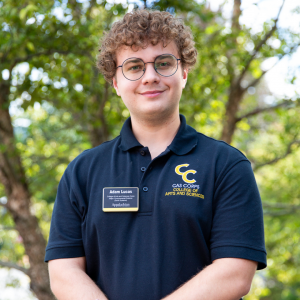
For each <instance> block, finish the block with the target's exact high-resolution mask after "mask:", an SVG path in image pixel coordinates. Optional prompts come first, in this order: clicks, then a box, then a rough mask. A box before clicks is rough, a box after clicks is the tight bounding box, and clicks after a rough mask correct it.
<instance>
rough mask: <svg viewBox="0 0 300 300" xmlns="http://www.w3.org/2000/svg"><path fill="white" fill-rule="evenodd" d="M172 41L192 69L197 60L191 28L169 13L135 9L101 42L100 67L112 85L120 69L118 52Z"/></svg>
mask: <svg viewBox="0 0 300 300" xmlns="http://www.w3.org/2000/svg"><path fill="white" fill-rule="evenodd" d="M171 41H174V42H175V44H176V46H177V49H178V53H179V56H180V57H179V58H180V59H181V63H182V66H183V67H184V68H187V69H188V70H190V69H191V68H192V67H193V65H194V64H195V63H196V57H197V50H196V48H195V47H194V45H195V42H194V40H193V35H192V32H191V30H190V28H189V27H187V26H185V25H184V24H183V22H182V21H181V20H180V19H179V18H175V17H174V16H172V15H171V14H170V13H168V12H165V11H151V10H146V9H141V10H134V11H132V12H130V13H127V14H125V16H124V17H123V19H121V20H120V21H117V22H115V23H114V24H113V26H112V28H111V30H110V31H108V32H106V33H105V34H104V36H103V38H102V39H101V40H100V49H99V52H100V54H99V55H98V57H97V68H98V69H99V71H100V72H101V73H102V74H103V75H104V78H105V80H107V81H108V82H109V83H110V84H112V79H113V77H114V76H115V73H116V68H117V62H116V52H117V50H118V49H119V48H121V47H122V46H129V47H131V48H134V49H139V48H146V47H147V46H148V44H149V43H151V44H152V45H153V46H155V45H157V44H158V43H160V42H162V43H163V46H164V47H165V46H167V44H168V43H169V42H171Z"/></svg>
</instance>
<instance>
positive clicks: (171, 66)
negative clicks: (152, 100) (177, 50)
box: [117, 54, 180, 81]
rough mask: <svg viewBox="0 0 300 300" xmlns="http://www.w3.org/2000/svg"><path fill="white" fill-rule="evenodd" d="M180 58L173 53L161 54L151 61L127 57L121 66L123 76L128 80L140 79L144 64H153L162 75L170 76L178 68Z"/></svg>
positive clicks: (144, 68) (143, 71)
mask: <svg viewBox="0 0 300 300" xmlns="http://www.w3.org/2000/svg"><path fill="white" fill-rule="evenodd" d="M179 60H180V58H176V57H175V56H174V55H173V54H162V55H159V56H157V57H156V58H155V60H154V61H153V62H146V63H145V62H144V61H143V60H142V59H140V58H136V57H131V58H127V59H126V60H125V61H124V62H123V64H122V65H121V66H118V67H117V68H122V73H123V75H124V77H125V78H126V79H128V80H130V81H135V80H138V79H140V78H141V77H142V76H143V75H144V74H145V71H146V64H152V63H153V64H154V69H155V71H156V72H157V73H158V74H159V75H161V76H164V77H170V76H172V75H174V74H175V73H176V71H177V69H178V61H179Z"/></svg>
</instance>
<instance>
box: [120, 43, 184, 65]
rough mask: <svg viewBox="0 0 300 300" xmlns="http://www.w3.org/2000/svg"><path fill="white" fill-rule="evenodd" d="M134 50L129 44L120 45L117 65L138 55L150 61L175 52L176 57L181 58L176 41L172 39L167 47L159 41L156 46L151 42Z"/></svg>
mask: <svg viewBox="0 0 300 300" xmlns="http://www.w3.org/2000/svg"><path fill="white" fill-rule="evenodd" d="M134 50H135V49H134ZM134 50H133V49H132V48H131V47H128V46H123V47H120V48H119V49H118V50H117V51H116V60H117V65H121V64H122V63H123V62H124V60H126V59H127V58H130V57H138V58H141V59H142V60H143V61H145V62H148V61H153V60H154V59H155V57H157V56H158V55H161V54H166V53H168V54H173V55H174V56H175V57H177V58H179V56H178V50H177V46H176V44H175V42H174V41H171V42H170V43H168V45H167V46H165V47H164V46H163V43H159V44H157V45H155V46H153V45H152V44H149V45H148V46H147V48H145V49H143V48H139V49H137V50H136V51H134Z"/></svg>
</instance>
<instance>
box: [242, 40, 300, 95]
mask: <svg viewBox="0 0 300 300" xmlns="http://www.w3.org/2000/svg"><path fill="white" fill-rule="evenodd" d="M299 46H300V44H297V45H295V46H293V47H292V48H291V51H290V52H289V53H286V54H284V55H282V56H281V57H279V59H278V60H277V62H276V63H275V64H274V65H273V66H272V67H271V68H270V69H269V70H266V71H263V72H262V74H261V75H260V76H259V77H258V78H256V79H254V80H253V81H252V82H250V84H249V85H248V86H247V87H245V88H244V90H247V89H248V88H249V87H250V86H256V85H257V84H258V83H259V82H260V80H261V79H262V78H263V76H264V75H265V74H266V73H267V72H269V71H271V70H272V69H273V68H274V67H275V66H276V65H277V64H278V63H279V62H280V61H281V60H282V59H283V58H284V57H286V56H287V55H288V54H289V55H290V54H291V53H293V52H295V50H297V49H298V47H299Z"/></svg>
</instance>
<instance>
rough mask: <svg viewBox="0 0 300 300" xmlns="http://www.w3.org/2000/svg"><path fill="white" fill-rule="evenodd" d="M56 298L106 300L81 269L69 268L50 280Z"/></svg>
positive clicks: (63, 299)
mask: <svg viewBox="0 0 300 300" xmlns="http://www.w3.org/2000/svg"><path fill="white" fill-rule="evenodd" d="M51 289H52V292H53V294H54V295H55V297H56V298H57V299H58V300H69V299H70V300H77V299H78V300H96V299H98V300H107V298H106V297H105V295H104V294H103V293H102V291H101V290H100V289H99V288H98V286H97V285H96V284H95V283H94V282H93V280H92V279H91V278H90V277H89V276H88V275H87V274H86V273H85V272H84V271H82V270H78V269H75V270H73V271H72V270H71V271H70V270H69V271H66V272H64V274H63V276H61V277H60V278H56V279H55V280H53V282H51Z"/></svg>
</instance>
